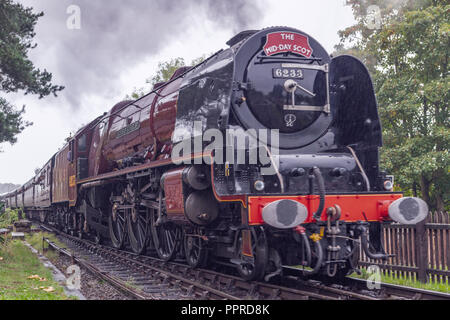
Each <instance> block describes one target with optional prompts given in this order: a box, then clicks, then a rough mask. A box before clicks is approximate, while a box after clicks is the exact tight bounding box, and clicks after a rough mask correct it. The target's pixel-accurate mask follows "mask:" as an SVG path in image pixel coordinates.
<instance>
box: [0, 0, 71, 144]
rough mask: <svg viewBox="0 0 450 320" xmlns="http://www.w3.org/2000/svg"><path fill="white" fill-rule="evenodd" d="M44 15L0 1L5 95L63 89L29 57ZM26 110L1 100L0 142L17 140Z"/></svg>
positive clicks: (0, 74) (0, 71) (0, 76)
mask: <svg viewBox="0 0 450 320" xmlns="http://www.w3.org/2000/svg"><path fill="white" fill-rule="evenodd" d="M43 15H44V14H43V13H42V12H41V13H37V14H35V13H33V12H32V8H24V7H23V6H22V5H21V4H18V3H13V2H12V0H2V1H1V2H0V90H1V91H3V92H5V93H10V92H18V91H20V90H23V91H24V93H25V94H36V95H38V96H39V98H43V97H45V96H48V95H49V94H54V95H55V96H56V93H57V92H58V91H60V90H62V89H64V87H62V86H57V85H52V84H51V80H52V74H51V73H49V72H47V71H46V70H44V71H40V70H39V69H36V68H35V67H34V65H33V63H32V62H31V61H30V60H29V58H28V52H29V50H31V49H33V48H35V47H36V45H35V44H33V43H32V40H33V38H34V36H35V33H34V27H35V25H36V22H37V20H38V19H39V18H40V17H42V16H43ZM24 112H25V109H24V108H22V109H21V110H20V111H18V110H15V108H14V107H13V106H12V105H11V104H9V103H8V102H7V101H6V100H5V99H3V98H2V99H0V143H2V142H10V143H11V144H13V143H15V142H16V141H17V135H18V134H19V133H20V132H22V131H23V130H24V128H25V127H27V126H28V125H31V123H29V122H26V121H23V119H22V116H23V113H24Z"/></svg>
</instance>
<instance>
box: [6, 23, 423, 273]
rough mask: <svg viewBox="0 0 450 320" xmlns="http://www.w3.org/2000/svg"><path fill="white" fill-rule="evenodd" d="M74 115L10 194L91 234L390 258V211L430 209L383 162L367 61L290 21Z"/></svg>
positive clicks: (410, 219) (342, 264)
mask: <svg viewBox="0 0 450 320" xmlns="http://www.w3.org/2000/svg"><path fill="white" fill-rule="evenodd" d="M227 45H228V46H229V47H228V48H227V49H224V50H220V51H218V52H217V53H215V54H214V55H212V56H211V57H209V58H208V59H206V60H205V61H203V62H201V63H200V64H198V65H196V66H194V67H183V68H180V69H178V70H177V71H176V72H175V73H174V74H173V76H172V78H171V79H170V80H169V81H167V82H164V83H158V84H156V85H155V86H154V88H153V90H152V91H151V92H150V93H149V94H147V95H145V96H143V97H142V98H140V99H137V100H134V101H123V102H120V103H118V104H116V105H115V106H114V107H113V108H112V109H111V110H110V111H109V112H107V113H105V114H103V115H101V116H99V117H98V118H96V119H95V120H93V121H92V122H90V123H89V124H87V125H86V126H84V127H83V128H81V129H80V130H79V131H78V132H77V133H76V134H75V135H74V137H72V138H71V139H70V141H68V143H67V144H66V145H65V146H64V147H63V148H62V149H61V150H59V151H58V152H57V153H56V154H54V155H53V156H52V157H51V158H50V160H49V161H48V162H47V163H46V164H45V165H44V166H43V168H42V169H41V170H40V171H39V172H38V173H37V175H36V176H35V177H33V178H32V179H31V180H30V181H28V182H27V183H25V184H24V185H23V186H22V187H20V188H18V189H17V190H15V191H13V192H10V193H8V194H6V195H4V196H3V197H2V199H3V201H5V202H6V205H7V207H12V208H20V209H22V210H23V211H24V212H25V213H26V215H27V216H28V217H29V218H31V219H40V221H41V222H46V223H49V224H52V225H54V226H55V227H58V228H60V229H61V230H63V231H65V232H67V233H71V234H72V235H78V236H79V237H91V239H94V240H95V241H96V242H98V243H100V242H102V241H104V242H107V243H110V244H111V245H112V246H114V247H115V248H119V249H131V250H132V251H133V252H135V253H137V254H144V253H148V254H151V253H154V254H157V256H158V257H159V258H161V259H164V260H171V259H176V258H177V259H178V258H183V259H185V260H186V262H187V263H188V264H189V265H190V266H192V267H194V268H196V267H204V266H206V265H210V264H212V263H219V264H225V265H229V266H232V267H235V268H236V270H237V272H238V273H239V274H240V276H242V277H243V278H244V279H247V280H255V279H265V280H269V279H271V278H272V277H275V276H279V275H282V274H283V273H284V272H286V271H287V270H289V269H290V268H292V267H293V266H295V267H299V266H303V267H305V268H304V269H305V270H307V272H308V274H309V275H325V276H327V277H331V278H335V277H342V276H344V275H346V274H347V273H349V272H351V271H352V270H353V269H354V268H355V267H356V264H357V262H358V259H359V253H360V250H363V251H364V252H365V254H366V255H367V256H369V257H370V258H373V259H385V258H386V257H387V255H386V253H385V251H384V249H383V245H382V241H381V236H380V230H381V224H382V223H385V222H388V221H396V222H400V223H407V224H414V223H417V222H419V221H421V220H423V219H425V217H426V215H427V214H428V208H427V206H426V204H425V202H424V201H422V200H421V199H418V198H412V197H403V196H402V193H400V192H393V182H394V181H393V177H392V176H389V175H387V174H386V173H385V172H382V171H380V169H379V155H378V152H379V148H380V147H381V146H382V136H381V124H380V119H379V117H378V112H377V102H376V98H375V94H374V90H373V85H372V81H371V78H370V76H369V73H368V71H367V69H366V68H365V66H364V65H363V64H362V63H361V62H360V61H359V60H358V59H356V58H354V57H352V56H348V55H341V56H337V57H331V56H330V55H329V54H328V53H327V52H326V51H325V49H324V48H323V47H322V46H321V45H320V44H319V43H318V42H317V41H316V40H315V39H314V38H312V37H311V36H309V35H308V34H306V33H304V32H302V31H300V30H297V29H293V28H288V27H272V28H267V29H263V30H249V31H243V32H241V33H239V34H237V35H236V36H234V37H233V38H232V39H230V40H229V41H228V42H227Z"/></svg>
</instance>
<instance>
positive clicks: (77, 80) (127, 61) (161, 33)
mask: <svg viewBox="0 0 450 320" xmlns="http://www.w3.org/2000/svg"><path fill="white" fill-rule="evenodd" d="M20 2H21V3H22V4H24V5H25V6H27V7H28V6H30V7H33V8H34V11H35V12H38V11H44V13H45V16H44V17H42V18H41V19H39V21H38V24H37V26H36V29H35V31H36V33H37V35H36V38H35V40H36V42H37V43H38V45H39V46H38V48H37V49H35V50H40V51H39V52H44V51H45V57H42V56H40V57H38V60H40V61H44V62H46V65H47V66H48V69H49V71H50V72H52V73H53V74H54V75H55V77H54V78H57V80H54V81H53V82H54V83H55V84H60V85H64V86H65V87H66V89H65V90H64V91H62V92H61V93H60V94H59V96H61V97H63V98H65V100H67V102H68V103H69V105H70V106H71V107H72V108H73V109H76V108H78V107H79V105H80V102H81V100H82V97H83V96H85V95H90V94H94V93H95V94H99V95H103V96H105V97H108V96H109V95H112V92H114V91H115V90H118V89H119V88H118V85H119V81H118V80H117V79H118V77H119V76H120V74H121V72H123V71H124V70H126V69H127V68H130V66H133V65H135V64H137V63H139V62H140V61H141V60H143V59H145V58H148V57H150V56H153V55H156V54H158V52H160V51H161V50H162V49H163V48H164V46H166V45H167V44H168V43H170V41H171V40H173V39H176V40H179V39H180V35H182V33H183V31H184V30H185V29H187V28H188V27H189V25H190V22H191V20H192V19H193V18H195V17H196V16H198V15H200V14H202V15H204V16H206V17H207V18H208V19H210V20H211V21H212V22H213V23H214V24H215V25H216V26H217V28H222V29H231V30H233V31H235V32H239V31H242V30H245V29H246V28H248V27H249V26H250V25H251V24H252V23H254V22H255V21H257V19H260V18H261V17H262V9H261V6H262V5H263V2H262V1H259V2H258V4H255V2H253V1H246V0H191V1H187V0H95V1H93V0H45V1H32V0H21V1H20ZM77 7H78V8H79V9H80V10H79V13H80V15H81V17H80V18H81V19H79V21H78V20H77V18H78V16H77V14H78V13H77V10H76V8H77ZM74 8H75V9H74ZM68 9H69V10H68ZM68 20H69V24H70V26H71V27H72V28H75V29H69V28H68V27H67V24H68ZM78 23H79V26H80V27H81V28H80V29H77V26H78ZM224 46H225V44H224ZM43 48H45V50H43ZM33 51H34V50H33ZM33 51H32V52H33ZM180 54H182V53H180ZM37 65H38V66H39V63H37Z"/></svg>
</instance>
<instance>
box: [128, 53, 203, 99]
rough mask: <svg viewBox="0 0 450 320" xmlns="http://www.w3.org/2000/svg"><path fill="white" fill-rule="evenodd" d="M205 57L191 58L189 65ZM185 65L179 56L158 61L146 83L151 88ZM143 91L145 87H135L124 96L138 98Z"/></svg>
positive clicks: (195, 63)
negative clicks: (156, 68)
mask: <svg viewBox="0 0 450 320" xmlns="http://www.w3.org/2000/svg"><path fill="white" fill-rule="evenodd" d="M205 59H206V55H203V56H201V57H198V58H196V59H194V60H192V61H191V63H190V64H189V65H190V66H195V65H197V64H199V63H201V62H203V61H204V60H205ZM185 66H186V62H185V60H184V58H181V57H178V58H173V59H171V60H168V61H164V62H159V63H158V71H157V72H156V74H155V75H154V76H153V77H152V78H149V79H147V81H146V83H147V84H149V85H150V86H151V87H152V88H153V87H154V85H155V84H157V83H159V82H166V81H169V80H170V78H171V77H172V75H173V74H174V72H175V71H176V70H178V69H179V68H181V67H185ZM145 91H146V89H145V88H140V89H137V88H135V89H134V91H133V93H132V94H131V95H127V96H126V97H125V99H138V98H140V97H142V96H144V95H145V93H146V92H145Z"/></svg>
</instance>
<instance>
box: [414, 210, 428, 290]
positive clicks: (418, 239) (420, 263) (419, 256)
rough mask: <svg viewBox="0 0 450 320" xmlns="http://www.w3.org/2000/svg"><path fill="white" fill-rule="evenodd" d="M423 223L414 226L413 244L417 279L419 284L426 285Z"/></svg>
mask: <svg viewBox="0 0 450 320" xmlns="http://www.w3.org/2000/svg"><path fill="white" fill-rule="evenodd" d="M425 221H426V219H425V220H424V221H421V222H419V223H418V224H416V235H415V243H416V266H417V268H418V270H417V279H418V280H419V281H420V282H423V283H426V282H428V277H427V267H428V252H427V251H428V241H427V238H426V232H425V231H426V230H425Z"/></svg>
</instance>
